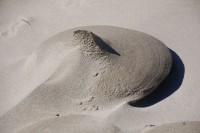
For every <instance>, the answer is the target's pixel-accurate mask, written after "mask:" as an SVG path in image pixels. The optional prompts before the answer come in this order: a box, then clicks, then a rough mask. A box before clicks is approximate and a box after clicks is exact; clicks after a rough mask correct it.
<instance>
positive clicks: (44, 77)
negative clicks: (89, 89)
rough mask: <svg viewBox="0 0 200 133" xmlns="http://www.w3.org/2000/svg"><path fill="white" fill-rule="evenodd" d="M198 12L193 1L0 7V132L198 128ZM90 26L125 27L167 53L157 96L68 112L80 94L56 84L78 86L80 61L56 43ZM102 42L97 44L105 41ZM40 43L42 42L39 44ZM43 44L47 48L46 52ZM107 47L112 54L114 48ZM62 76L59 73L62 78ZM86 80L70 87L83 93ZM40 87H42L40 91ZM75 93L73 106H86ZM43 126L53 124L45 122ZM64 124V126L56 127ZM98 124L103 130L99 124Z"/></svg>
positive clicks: (21, 1) (64, 1)
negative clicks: (155, 42)
mask: <svg viewBox="0 0 200 133" xmlns="http://www.w3.org/2000/svg"><path fill="white" fill-rule="evenodd" d="M199 12H200V2H199V1H196V0H191V1H188V0H182V1H180V0H169V1H165V0H153V1H143V0H128V1H126V2H124V1H114V0H112V1H109V2H108V1H98V0H60V1H53V0H42V1H40V0H35V1H25V0H12V1H11V0H1V1H0V16H1V19H0V58H1V60H0V115H1V116H0V132H2V133H6V132H16V131H18V130H21V131H22V132H23V131H25V132H26V131H27V132H28V131H30V132H34V130H35V131H37V130H36V129H38V131H37V132H39V131H40V132H43V131H44V130H45V128H49V129H50V130H51V131H52V132H53V131H55V132H56V131H57V130H60V132H70V131H69V130H68V131H66V129H65V125H62V124H64V123H65V124H66V125H68V127H69V129H74V128H73V127H74V126H75V125H73V124H71V123H70V122H69V121H71V120H74V121H79V120H80V121H85V123H84V122H83V123H79V122H77V124H78V125H79V126H80V127H81V128H80V129H85V131H87V129H86V128H85V126H87V127H88V126H89V128H88V129H89V131H92V132H94V131H95V129H98V130H99V131H101V130H102V132H104V131H105V130H106V131H107V130H108V131H110V132H115V131H116V132H117V131H119V132H125V133H132V132H134V133H140V132H144V131H146V130H149V129H152V131H156V132H159V130H160V129H161V130H163V131H166V130H168V129H167V128H169V129H170V128H171V127H173V128H174V129H179V127H180V128H181V127H183V126H182V125H181V124H174V123H176V122H180V123H182V122H184V121H197V123H198V121H200V114H199V112H200V106H198V105H199V101H200V97H199V74H200V69H199V66H200V61H199V59H200V54H199V50H200V47H199V42H200V15H199ZM88 25H111V26H116V27H124V28H128V29H134V30H136V31H141V32H144V33H146V34H149V35H151V36H153V37H155V38H157V39H159V40H160V41H162V42H163V43H164V44H165V45H166V46H167V47H168V48H170V49H171V53H172V60H173V62H174V64H173V66H172V70H171V72H170V73H169V76H168V77H167V79H166V80H165V81H164V82H163V83H162V84H161V85H160V86H159V87H158V88H157V90H155V91H154V92H153V93H152V94H150V95H149V96H147V97H146V98H144V99H142V100H140V101H138V102H136V103H133V102H129V103H127V101H129V100H130V99H128V100H127V99H125V100H121V99H120V100H118V101H123V102H122V103H121V102H116V101H115V102H114V103H116V104H111V103H110V102H106V103H105V104H103V102H102V103H101V104H100V105H101V106H97V105H96V104H87V105H86V104H85V103H84V101H80V100H77V101H76V100H75V101H74V100H72V101H73V102H75V103H76V102H77V106H74V107H73V106H72V105H70V104H71V103H73V102H70V101H69V100H68V101H67V100H66V99H72V97H73V96H74V95H70V94H72V92H73V93H75V92H78V93H79V92H82V91H75V90H74V91H67V89H66V90H65V91H64V92H63V91H62V89H59V88H65V87H66V86H63V84H57V83H58V81H60V82H63V83H65V79H70V80H71V81H70V80H67V82H72V81H75V80H77V77H79V75H80V74H81V71H78V72H79V73H74V72H76V71H77V69H78V68H79V67H77V66H81V65H82V64H83V63H82V62H83V61H84V60H82V58H80V57H81V56H82V55H80V51H79V48H74V47H73V46H72V47H71V46H69V47H67V48H66V47H65V46H66V45H63V43H62V41H64V42H65V43H66V44H70V41H69V42H68V41H67V38H68V37H67V38H65V36H62V35H61V36H55V35H56V34H61V33H62V32H63V31H65V30H67V29H70V28H73V27H80V26H88ZM94 33H95V32H94ZM96 34H97V33H96ZM120 34H121V33H120ZM63 35H65V34H63ZM100 35H101V37H103V35H106V33H105V32H104V33H102V34H100ZM100 35H99V36H100ZM108 35H109V34H108ZM116 35H117V33H116ZM68 36H72V35H71V34H70V35H68ZM52 37H53V38H52ZM54 37H55V38H57V40H59V39H60V40H61V42H59V41H56V44H55V43H51V42H52V40H55V38H54ZM121 37H123V36H121ZM49 38H50V39H49ZM116 38H117V39H119V38H118V37H116ZM62 39H64V40H62ZM65 39H66V40H65ZM103 39H104V38H103ZM105 39H106V38H105ZM45 40H47V41H46V42H44V41H45ZM49 41H50V42H49ZM105 42H106V40H105ZM41 44H44V45H41ZM45 44H48V47H46V46H45ZM49 44H52V45H49ZM112 47H113V48H114V45H113V46H112ZM114 49H115V50H116V51H117V52H118V51H119V50H122V51H123V49H116V48H114ZM119 53H120V52H119ZM115 56H117V55H115ZM38 57H40V58H39V60H37V59H38ZM27 58H28V59H27ZM93 65H97V64H93ZM97 66H98V65H97ZM83 67H86V68H88V69H89V68H90V69H91V68H97V67H92V66H90V67H87V65H83ZM62 68H65V72H63V69H62ZM78 70H79V69H78ZM83 70H85V69H82V71H83ZM103 70H104V69H103ZM96 71H97V70H96V69H95V70H93V71H89V72H92V73H90V75H93V77H95V75H96V74H97V73H96ZM55 72H56V73H55ZM84 72H88V71H84ZM84 74H85V75H84ZM84 74H83V75H82V76H81V77H82V79H80V81H85V82H80V84H77V86H76V84H74V85H72V86H76V87H77V88H79V85H81V86H82V87H83V86H88V85H89V84H90V81H91V82H92V83H94V81H92V80H91V79H89V77H88V75H89V74H88V73H84ZM52 75H53V76H52ZM71 75H73V76H71ZM97 75H98V74H97ZM76 76H77V77H76ZM98 76H100V75H98ZM98 76H97V77H98ZM122 76H123V75H122ZM71 77H74V79H73V78H71ZM86 78H87V80H86ZM47 81H48V82H47ZM86 81H87V82H86ZM44 83H46V84H45V87H44V86H43V84H44ZM53 84H54V85H55V86H53ZM54 87H55V88H54ZM36 88H45V89H36ZM52 88H53V89H52ZM36 90H37V91H36ZM44 90H45V91H44ZM78 93H77V94H76V95H77V96H80V97H78V98H80V99H84V98H85V95H79V94H78ZM38 94H40V96H39V97H37V96H38ZM64 94H69V95H68V96H69V97H65V95H64ZM81 96H83V97H81ZM28 97H29V98H28ZM27 99H29V100H27ZM117 99H118V98H117ZM84 100H85V101H87V102H88V101H90V102H89V103H93V102H96V101H95V100H94V98H93V96H89V97H87V98H85V99H84ZM93 100H94V101H93ZM22 101H24V102H22ZM44 101H45V102H44ZM47 101H48V102H47ZM66 101H67V102H66ZM91 101H92V102H91ZM97 101H101V100H97ZM111 101H112V100H111ZM106 104H107V107H108V108H106V106H105V108H104V105H106ZM88 105H89V106H88ZM111 105H113V106H111ZM75 107H77V108H75ZM80 107H82V108H80ZM109 107H110V108H109ZM70 109H72V110H70ZM70 113H76V114H88V113H89V115H90V114H93V115H94V117H91V118H88V117H87V118H84V119H82V117H81V118H80V117H78V118H77V117H76V116H75V117H74V116H72V117H70V118H69V119H70V120H69V119H68V118H66V117H67V115H68V114H70ZM58 115H59V116H58ZM17 116H18V117H17ZM55 117H56V118H55ZM54 118H55V119H54ZM42 119H45V120H46V121H45V120H42ZM48 119H52V120H50V122H49V121H48ZM57 119H58V120H57ZM54 120H55V122H54ZM62 120H63V121H65V122H63V123H62V122H61V121H62ZM92 120H94V123H93V124H91V121H92ZM102 122H103V123H106V125H103V124H99V123H102ZM37 123H43V124H41V128H38V125H37ZM45 123H46V124H45ZM52 123H57V126H58V127H57V126H56V127H54V126H53V124H52ZM75 123H76V122H75ZM95 123H96V124H95ZM170 123H171V124H172V126H164V127H162V126H161V127H159V126H158V127H157V125H165V124H169V125H170ZM32 124H33V125H32ZM31 125H32V126H31ZM34 125H35V126H34ZM97 125H98V126H97ZM192 125H194V126H192ZM195 125H196V123H194V124H193V123H189V124H188V126H185V127H184V130H185V131H187V130H190V131H192V130H193V129H194V130H193V131H195V130H196V129H198V128H197V126H195ZM59 126H60V127H59ZM154 127H155V130H154V129H153V128H154ZM181 130H182V129H181ZM46 131H47V132H48V130H46ZM78 131H79V129H77V132H78ZM169 131H170V130H169ZM74 132H75V131H74ZM197 132H198V130H197Z"/></svg>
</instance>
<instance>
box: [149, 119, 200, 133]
mask: <svg viewBox="0 0 200 133" xmlns="http://www.w3.org/2000/svg"><path fill="white" fill-rule="evenodd" d="M145 133H200V122H197V121H186V122H177V123H170V124H164V125H161V126H156V127H153V129H151V130H149V131H147V132H145Z"/></svg>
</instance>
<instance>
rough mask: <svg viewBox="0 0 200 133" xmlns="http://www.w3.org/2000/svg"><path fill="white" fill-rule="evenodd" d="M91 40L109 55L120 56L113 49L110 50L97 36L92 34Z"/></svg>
mask: <svg viewBox="0 0 200 133" xmlns="http://www.w3.org/2000/svg"><path fill="white" fill-rule="evenodd" d="M92 36H93V39H94V41H95V43H96V44H97V45H98V46H99V47H100V48H101V49H103V50H105V51H107V52H109V53H111V54H115V55H118V56H120V54H119V53H118V52H117V51H115V50H114V49H113V48H111V47H110V46H109V45H108V44H107V43H105V42H104V41H103V40H102V39H101V38H100V37H98V36H97V35H95V34H94V33H92Z"/></svg>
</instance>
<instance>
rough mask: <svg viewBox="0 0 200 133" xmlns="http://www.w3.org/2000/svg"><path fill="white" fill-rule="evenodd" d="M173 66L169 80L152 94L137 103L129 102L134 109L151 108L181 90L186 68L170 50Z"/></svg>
mask: <svg viewBox="0 0 200 133" xmlns="http://www.w3.org/2000/svg"><path fill="white" fill-rule="evenodd" d="M170 52H171V54H172V59H173V65H172V68H171V71H170V73H169V75H168V76H167V78H166V79H165V80H164V81H163V82H162V83H161V84H160V85H159V86H158V88H157V89H156V90H155V91H153V92H152V93H151V94H149V95H148V96H146V97H145V98H143V99H141V100H139V101H137V102H129V105H131V106H133V107H141V108H144V107H149V106H151V105H154V104H156V103H158V102H160V101H162V100H163V99H165V98H167V97H168V96H170V95H171V94H173V93H174V92H175V91H176V90H178V89H179V87H180V86H181V84H182V82H183V78H184V73H185V67H184V64H183V62H182V60H181V59H180V57H179V56H178V55H177V54H176V53H175V52H174V51H172V50H171V49H170Z"/></svg>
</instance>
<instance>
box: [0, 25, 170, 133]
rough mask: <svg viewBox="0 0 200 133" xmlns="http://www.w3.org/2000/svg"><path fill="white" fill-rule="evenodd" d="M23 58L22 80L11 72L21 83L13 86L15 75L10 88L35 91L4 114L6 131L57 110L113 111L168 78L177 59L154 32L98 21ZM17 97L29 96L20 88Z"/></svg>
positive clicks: (20, 72) (144, 94) (2, 118)
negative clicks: (172, 59)
mask: <svg viewBox="0 0 200 133" xmlns="http://www.w3.org/2000/svg"><path fill="white" fill-rule="evenodd" d="M77 29H78V30H77ZM81 29H85V30H81ZM86 30H89V31H86ZM91 31H92V32H94V33H96V34H98V35H100V36H101V35H102V38H105V41H104V40H102V39H101V38H100V37H98V36H97V35H95V34H94V33H92V32H91ZM122 44H123V45H122ZM20 63H21V66H19V69H17V70H15V69H14V70H13V71H19V73H18V75H20V76H21V79H19V76H14V75H11V76H12V77H14V78H15V80H14V81H13V84H14V85H15V86H11V87H10V88H9V87H8V86H6V85H7V82H8V81H10V77H11V76H10V75H9V76H10V77H9V76H8V80H6V81H7V82H6V83H5V86H4V87H5V88H6V89H10V90H13V89H15V87H16V85H18V88H19V89H22V90H24V89H25V88H26V89H28V90H26V93H28V92H29V95H28V96H26V97H24V99H23V100H22V101H21V102H20V103H19V104H18V105H17V106H15V107H14V108H13V109H11V110H10V111H9V112H7V113H6V114H4V115H3V116H2V117H1V121H0V123H1V124H0V125H1V126H2V127H1V130H2V131H3V132H6V131H7V130H8V131H9V130H11V129H12V128H14V129H15V130H16V128H19V127H21V126H23V125H24V124H28V123H31V122H33V121H36V120H38V119H44V118H48V117H52V116H54V115H55V114H57V113H59V114H69V113H74V112H77V113H92V112H96V111H105V110H110V109H111V110H112V109H113V108H115V106H118V105H120V104H123V103H127V102H129V101H135V100H138V99H141V98H143V97H144V96H146V95H148V94H149V93H151V92H152V91H153V90H154V89H155V88H156V87H157V86H158V85H159V84H160V83H161V82H162V81H163V80H164V79H165V78H166V76H167V74H168V73H169V71H170V68H171V63H172V61H171V54H170V52H169V50H168V49H167V47H166V46H165V45H164V44H162V43H161V42H160V41H158V40H157V39H155V38H153V37H151V36H149V35H146V34H144V33H141V32H137V31H134V30H127V29H123V28H116V27H108V26H94V27H80V28H76V29H71V30H69V31H65V32H62V33H60V34H58V35H56V36H54V37H52V38H50V39H48V40H47V41H46V42H44V43H43V44H42V45H41V47H40V48H38V49H37V50H36V51H35V52H33V53H32V54H31V55H30V56H28V57H27V58H26V59H25V60H23V61H20ZM13 67H14V66H13ZM14 68H16V67H14ZM11 70H12V69H11ZM9 71H10V70H9ZM11 74H13V73H11ZM28 77H29V78H28ZM26 79H28V81H27V82H26ZM4 82H5V81H4ZM21 82H23V83H21ZM20 86H22V88H21V87H20ZM23 88H24V89H23ZM26 93H25V92H24V93H23V94H24V95H25V94H26ZM4 95H6V94H4ZM26 95H27V94H26ZM15 98H16V99H17V98H21V99H22V98H23V96H22V95H20V94H17V93H15ZM16 99H13V100H16ZM16 101H19V99H17V100H16ZM12 103H14V102H13V101H12ZM30 105H31V106H30ZM7 107H8V106H7ZM27 116H29V117H27ZM8 123H13V124H12V126H10V125H9V124H8ZM7 126H8V127H7ZM11 127H12V128H11Z"/></svg>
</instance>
